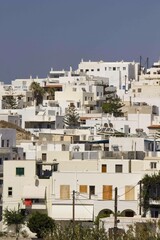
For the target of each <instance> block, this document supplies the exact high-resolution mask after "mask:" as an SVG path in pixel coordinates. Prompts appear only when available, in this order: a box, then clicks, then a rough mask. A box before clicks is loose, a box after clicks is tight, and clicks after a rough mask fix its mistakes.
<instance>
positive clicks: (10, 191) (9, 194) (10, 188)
mask: <svg viewBox="0 0 160 240" xmlns="http://www.w3.org/2000/svg"><path fill="white" fill-rule="evenodd" d="M12 194H13V192H12V187H8V197H12Z"/></svg>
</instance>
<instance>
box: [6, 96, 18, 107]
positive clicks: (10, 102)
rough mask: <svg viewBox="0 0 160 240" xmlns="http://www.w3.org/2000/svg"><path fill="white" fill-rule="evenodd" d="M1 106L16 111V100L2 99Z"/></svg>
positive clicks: (9, 97)
mask: <svg viewBox="0 0 160 240" xmlns="http://www.w3.org/2000/svg"><path fill="white" fill-rule="evenodd" d="M3 106H4V108H5V109H16V108H17V107H18V104H17V101H16V98H15V97H13V96H5V97H3Z"/></svg>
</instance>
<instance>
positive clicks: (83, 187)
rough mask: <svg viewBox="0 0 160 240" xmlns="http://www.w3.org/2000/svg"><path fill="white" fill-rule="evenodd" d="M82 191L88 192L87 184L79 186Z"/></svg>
mask: <svg viewBox="0 0 160 240" xmlns="http://www.w3.org/2000/svg"><path fill="white" fill-rule="evenodd" d="M79 192H80V193H87V185H80V186H79Z"/></svg>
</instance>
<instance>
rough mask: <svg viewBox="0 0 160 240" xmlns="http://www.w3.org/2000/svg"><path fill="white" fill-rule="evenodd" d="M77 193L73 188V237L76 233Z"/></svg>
mask: <svg viewBox="0 0 160 240" xmlns="http://www.w3.org/2000/svg"><path fill="white" fill-rule="evenodd" d="M75 193H76V191H75V190H73V199H72V200H73V202H72V206H73V211H72V213H73V216H72V222H73V239H74V233H75Z"/></svg>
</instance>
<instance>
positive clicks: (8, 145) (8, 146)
mask: <svg viewBox="0 0 160 240" xmlns="http://www.w3.org/2000/svg"><path fill="white" fill-rule="evenodd" d="M7 147H9V139H7Z"/></svg>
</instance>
